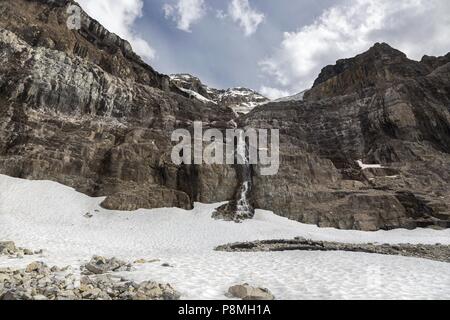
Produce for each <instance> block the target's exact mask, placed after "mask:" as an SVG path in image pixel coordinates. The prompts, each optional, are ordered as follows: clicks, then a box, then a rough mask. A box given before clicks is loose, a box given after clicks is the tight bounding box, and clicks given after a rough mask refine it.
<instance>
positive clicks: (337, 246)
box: [216, 238, 450, 263]
mask: <svg viewBox="0 0 450 320" xmlns="http://www.w3.org/2000/svg"><path fill="white" fill-rule="evenodd" d="M216 250H217V251H226V252H269V251H290V250H299V251H346V252H363V253H374V254H384V255H396V256H405V257H415V258H423V259H429V260H434V261H441V262H448V263H450V246H446V245H441V244H436V245H423V244H419V245H412V244H398V245H390V244H382V245H377V244H349V243H338V242H327V241H312V240H307V239H304V238H295V239H293V240H266V241H255V242H238V243H233V244H227V245H223V246H219V247H217V248H216Z"/></svg>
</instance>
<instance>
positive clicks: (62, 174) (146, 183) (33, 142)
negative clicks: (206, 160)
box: [0, 0, 234, 210]
mask: <svg viewBox="0 0 450 320" xmlns="http://www.w3.org/2000/svg"><path fill="white" fill-rule="evenodd" d="M71 3H72V2H70V1H37V0H35V1H31V0H29V1H25V0H19V1H1V2H0V12H1V14H2V19H1V20H0V75H1V76H0V102H1V103H0V119H1V126H0V172H1V173H4V174H8V175H11V176H15V177H22V178H31V179H51V180H56V181H59V182H62V183H64V184H67V185H70V186H73V187H75V188H77V189H78V190H80V191H82V192H85V193H87V194H90V195H94V196H109V197H108V199H107V201H105V206H106V207H108V208H118V209H126V210H132V209H137V208H140V207H145V208H153V207H164V206H168V207H172V206H178V207H183V208H190V207H191V206H192V203H193V201H194V200H209V199H205V198H202V197H201V196H200V194H208V192H206V191H205V192H204V193H201V191H202V188H204V187H203V185H204V183H202V182H201V181H197V180H198V179H203V180H202V181H204V180H205V179H207V178H205V177H208V176H214V175H218V174H219V173H220V175H222V176H226V175H227V174H228V173H227V172H229V171H230V170H229V169H227V168H221V167H219V168H211V167H209V168H203V169H202V174H197V171H200V170H197V171H195V173H196V174H195V175H194V174H190V173H189V170H188V169H186V168H184V167H177V166H174V165H173V164H172V162H171V160H170V152H171V147H172V143H171V141H170V138H171V133H172V130H174V129H176V128H185V127H187V128H189V127H191V125H192V122H193V121H204V122H205V123H210V124H212V123H216V124H217V127H219V128H220V127H221V126H226V122H227V121H228V120H229V119H231V118H233V117H234V114H233V112H232V111H231V110H230V109H229V108H227V107H222V106H218V105H217V104H204V103H201V102H198V101H193V100H189V99H188V98H186V97H184V96H183V95H182V94H179V93H182V92H180V91H179V90H178V88H177V87H176V86H173V85H172V84H171V83H170V81H169V77H167V76H164V75H160V74H159V73H157V72H155V71H154V70H153V69H152V68H151V67H149V66H148V65H146V64H144V63H143V62H142V61H141V60H140V58H139V57H137V56H136V55H135V54H134V53H133V52H132V51H131V47H130V46H129V44H128V43H127V42H126V41H124V40H122V39H120V38H118V37H117V36H115V35H113V34H110V33H109V32H108V31H106V30H105V29H104V28H103V27H101V26H100V25H99V24H98V23H97V22H96V21H94V20H92V19H90V18H86V17H85V19H83V21H84V23H83V25H82V29H81V30H78V31H71V30H69V29H68V28H67V26H66V21H67V13H66V7H67V5H68V4H71ZM80 48H83V50H81V49H80ZM81 52H82V53H83V54H81ZM186 172H188V173H189V174H187V173H186ZM229 174H230V176H231V178H232V177H233V174H232V173H229ZM186 175H187V176H186ZM199 176H200V177H203V178H198V177H199ZM189 183H192V184H196V185H197V188H196V189H195V190H192V189H191V188H190V186H188V184H189ZM230 184H233V183H232V182H231V183H230ZM212 185H213V184H212ZM224 186H225V188H224V190H226V183H225V184H224ZM232 188H234V185H233V186H232ZM197 189H198V190H200V191H198V190H197ZM224 193H225V194H224V195H223V196H224V197H225V198H222V197H221V193H220V192H218V193H217V196H214V197H211V200H214V201H223V200H225V199H227V198H229V197H232V195H233V193H234V190H232V191H229V192H228V193H227V192H226V191H225V192H224ZM230 193H231V195H230Z"/></svg>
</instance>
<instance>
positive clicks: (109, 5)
mask: <svg viewBox="0 0 450 320" xmlns="http://www.w3.org/2000/svg"><path fill="white" fill-rule="evenodd" d="M78 3H79V4H80V5H81V6H82V8H83V9H84V10H85V11H86V12H87V13H88V14H89V15H90V16H91V17H93V18H94V19H96V20H98V21H99V22H100V23H101V24H102V25H103V26H104V27H105V28H106V29H108V30H109V31H111V32H114V33H115V34H117V35H118V36H120V37H122V38H123V39H126V40H128V41H129V42H130V43H131V45H132V47H133V49H134V50H135V51H136V53H137V54H139V55H140V56H141V57H143V58H145V59H148V60H151V59H153V58H154V57H155V50H154V49H153V48H152V47H151V46H150V45H149V44H148V43H147V41H145V40H144V39H143V38H142V37H141V36H140V35H139V34H138V33H136V32H135V31H134V29H133V24H134V22H135V20H136V19H137V18H139V17H141V16H142V8H143V5H144V3H143V1H142V0H114V1H110V0H78Z"/></svg>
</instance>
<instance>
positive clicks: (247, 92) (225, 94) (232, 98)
mask: <svg viewBox="0 0 450 320" xmlns="http://www.w3.org/2000/svg"><path fill="white" fill-rule="evenodd" d="M170 79H171V80H172V82H173V83H175V84H176V85H177V86H178V87H179V88H180V89H181V90H182V91H184V92H186V93H189V94H190V95H191V96H192V98H195V99H197V100H200V101H202V102H204V103H207V102H214V103H216V104H220V105H224V106H227V107H230V108H232V109H233V111H234V112H236V113H237V114H247V113H249V112H250V111H251V110H253V109H254V108H256V107H257V106H260V105H262V104H265V103H267V102H269V101H270V100H269V99H268V98H266V97H264V96H263V95H261V94H260V93H258V92H256V91H254V90H252V89H248V88H243V87H236V88H230V89H226V90H222V89H215V88H211V87H209V86H207V85H205V84H203V83H202V82H201V80H200V79H199V78H197V77H194V76H192V75H190V74H173V75H171V76H170ZM192 92H195V93H197V94H193V93H192Z"/></svg>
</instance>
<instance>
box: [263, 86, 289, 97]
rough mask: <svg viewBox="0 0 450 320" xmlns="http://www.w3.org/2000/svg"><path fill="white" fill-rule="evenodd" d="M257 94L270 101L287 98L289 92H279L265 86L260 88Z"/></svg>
mask: <svg viewBox="0 0 450 320" xmlns="http://www.w3.org/2000/svg"><path fill="white" fill-rule="evenodd" d="M259 92H260V93H261V94H262V95H263V96H265V97H267V98H269V99H271V100H275V99H279V98H284V97H288V96H289V95H290V93H289V91H286V90H280V89H277V88H272V87H266V86H262V87H261V88H260V89H259Z"/></svg>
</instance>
